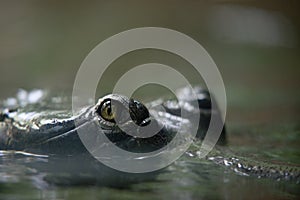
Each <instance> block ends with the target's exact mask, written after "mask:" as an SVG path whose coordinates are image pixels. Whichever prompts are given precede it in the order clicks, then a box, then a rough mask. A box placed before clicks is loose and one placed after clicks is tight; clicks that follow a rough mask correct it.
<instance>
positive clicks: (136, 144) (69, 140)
mask: <svg viewBox="0 0 300 200" xmlns="http://www.w3.org/2000/svg"><path fill="white" fill-rule="evenodd" d="M23 93H25V94H23V95H19V97H18V98H10V99H7V100H6V101H4V103H2V104H3V105H2V106H3V108H2V109H1V112H0V150H4V151H10V150H14V151H22V152H30V153H39V154H47V155H52V156H55V155H74V154H89V153H88V151H87V149H86V147H85V146H84V144H83V143H82V140H81V139H80V136H79V134H78V130H79V129H86V130H88V129H89V127H90V126H91V122H92V123H93V124H94V125H95V126H97V127H98V128H99V129H101V133H102V134H105V136H106V137H107V138H108V139H109V140H110V141H111V142H112V143H113V144H114V145H116V146H118V147H119V148H121V149H124V150H126V151H130V152H135V153H144V152H152V151H155V150H158V149H160V148H163V147H164V146H166V145H167V144H169V143H170V142H171V141H172V140H173V139H174V137H175V136H176V134H178V130H179V129H181V128H182V125H183V124H186V125H187V126H186V127H187V128H186V129H184V132H185V133H187V132H189V125H190V122H189V120H188V119H186V118H183V117H182V116H181V112H182V110H183V111H184V112H186V113H188V114H191V115H192V114H193V112H194V111H195V110H197V111H199V112H200V119H199V121H198V124H197V126H198V128H197V133H196V135H195V138H193V140H195V141H202V140H203V139H204V138H205V136H206V133H207V130H208V128H209V124H210V120H211V117H212V115H215V117H217V118H218V119H220V120H222V118H221V112H220V110H219V109H218V107H216V108H214V109H213V107H212V101H214V98H213V96H212V95H210V93H209V92H208V91H207V90H205V89H202V88H201V87H198V86H195V87H194V88H193V89H191V88H189V87H185V88H181V89H179V90H178V92H177V94H176V96H177V97H180V98H179V99H177V100H174V99H168V100H165V99H163V98H161V99H158V100H155V101H152V102H149V103H146V104H143V103H142V102H140V101H138V100H136V99H132V98H128V97H126V96H123V95H119V94H108V95H106V96H103V97H102V98H100V99H99V100H98V101H97V103H96V104H95V105H89V106H86V107H83V108H82V109H81V110H80V111H78V113H77V114H76V115H74V114H73V113H72V112H71V111H70V110H63V109H61V107H60V106H61V105H62V104H63V103H65V102H68V101H62V99H61V98H56V97H53V98H51V100H50V103H49V101H46V100H45V99H44V100H41V99H43V98H42V97H43V96H45V95H44V94H43V93H42V92H41V91H39V90H37V91H35V92H32V93H26V92H24V91H23ZM192 93H193V94H195V95H192ZM30 95H31V96H30ZM36 96H38V98H35V97H36ZM21 97H22V98H21ZM49 105H52V106H49ZM53 105H54V106H53ZM195 106H197V107H195ZM161 108H162V110H161ZM150 124H152V125H154V127H158V128H159V129H158V130H159V131H158V132H157V133H156V134H154V135H152V136H147V137H139V136H138V135H133V134H128V131H129V130H132V127H135V129H134V130H135V131H134V132H135V133H136V134H139V132H138V130H139V128H140V127H147V126H149V125H150ZM136 127H137V128H136ZM126 130H127V131H126ZM187 135H188V134H187ZM226 146H227V145H226V130H225V125H224V127H223V129H222V132H221V134H220V137H219V139H218V142H217V146H216V147H215V149H214V150H213V151H212V152H211V153H210V154H209V155H208V156H206V159H208V160H210V161H212V162H214V163H216V164H219V165H224V166H229V168H230V169H232V170H234V171H235V172H237V173H238V174H242V175H252V176H256V177H271V178H275V179H286V180H296V182H297V183H299V179H300V168H299V166H294V165H293V166H290V165H284V164H273V163H268V162H261V161H256V160H254V159H247V158H239V157H237V156H235V155H234V154H233V153H231V152H230V151H229V150H228V149H226Z"/></svg>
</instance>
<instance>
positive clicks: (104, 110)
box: [96, 99, 116, 123]
mask: <svg viewBox="0 0 300 200" xmlns="http://www.w3.org/2000/svg"><path fill="white" fill-rule="evenodd" d="M96 112H97V113H98V114H99V115H100V116H101V117H102V118H103V119H105V120H107V121H109V122H114V123H115V114H116V111H115V108H114V106H112V105H111V100H110V99H107V100H105V101H103V103H102V104H101V105H100V106H99V107H98V109H97V111H96Z"/></svg>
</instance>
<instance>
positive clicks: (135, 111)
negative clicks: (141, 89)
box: [129, 99, 150, 126]
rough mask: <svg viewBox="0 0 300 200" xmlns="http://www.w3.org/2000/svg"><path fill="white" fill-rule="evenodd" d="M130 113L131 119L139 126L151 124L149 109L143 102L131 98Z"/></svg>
mask: <svg viewBox="0 0 300 200" xmlns="http://www.w3.org/2000/svg"><path fill="white" fill-rule="evenodd" d="M129 114H130V117H131V119H132V120H133V121H134V122H135V123H136V124H137V125H139V126H146V125H147V124H149V122H148V118H149V117H150V115H149V111H148V109H147V107H146V106H144V105H143V104H142V103H141V102H139V101H137V100H134V99H130V101H129Z"/></svg>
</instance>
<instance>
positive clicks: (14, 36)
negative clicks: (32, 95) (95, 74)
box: [0, 1, 300, 199]
mask: <svg viewBox="0 0 300 200" xmlns="http://www.w3.org/2000/svg"><path fill="white" fill-rule="evenodd" d="M0 4H1V5H0V16H1V17H0V24H1V30H0V44H1V47H0V75H1V79H0V91H1V93H0V97H1V99H4V98H7V97H9V96H13V95H14V94H15V93H16V91H17V90H18V89H19V88H25V89H32V88H42V89H50V90H51V91H59V92H60V91H61V94H62V95H66V94H70V93H71V89H72V85H73V83H74V78H75V75H76V72H77V70H78V68H79V66H80V64H81V62H82V60H83V59H84V58H85V56H86V55H87V54H88V53H89V52H90V51H91V50H92V49H93V48H94V47H95V46H96V45H97V44H98V43H99V42H101V41H103V40H104V39H106V38H107V37H109V36H112V35H114V34H116V33H119V32H121V31H124V30H127V29H130V28H135V27H142V26H160V27H166V28H171V29H175V30H178V31H181V32H183V33H185V34H187V35H189V36H191V37H192V38H194V39H195V40H197V41H198V42H199V43H200V44H202V45H203V46H204V47H205V49H206V50H207V51H208V52H209V54H210V55H211V56H212V58H213V59H214V61H215V62H216V64H217V66H218V68H219V70H220V72H221V74H222V77H223V80H224V84H225V87H226V92H227V100H228V107H227V118H226V125H227V130H228V131H227V132H228V147H229V148H230V149H231V150H232V151H233V152H234V153H235V154H237V155H240V156H243V157H250V158H252V159H255V160H257V161H258V162H259V161H267V162H271V163H281V164H284V165H296V166H298V167H299V165H300V151H299V145H300V124H299V119H300V118H299V112H300V90H299V85H300V79H299V74H300V68H299V61H300V57H299V55H300V54H299V53H300V47H299V41H300V37H299V25H300V20H299V19H300V18H299V14H298V13H299V12H298V11H297V8H298V7H299V6H298V5H297V4H298V3H297V2H296V1H289V2H288V3H280V2H277V1H276V2H274V1H265V2H264V3H260V2H256V1H251V2H247V3H245V2H239V1H230V2H229V1H214V2H213V3H203V2H196V1H188V3H183V2H175V1H174V2H173V1H165V2H163V3H162V2H156V3H150V2H145V1H129V2H128V3H123V2H122V1H111V2H105V1H103V2H102V1H99V2H91V3H89V4H87V3H83V2H81V3H59V2H51V1H44V2H36V1H27V2H26V3H25V2H21V1H20V2H8V1H6V2H4V1H3V2H1V3H0ZM228 9H229V11H228ZM220 13H221V15H220ZM222 13H223V14H224V13H225V15H222ZM226 13H227V14H226ZM228 13H231V14H229V16H228ZM218 16H221V17H218ZM230 16H233V19H235V18H237V19H239V18H240V19H242V22H243V23H241V22H239V21H237V23H236V24H240V25H237V26H236V25H233V23H232V18H230ZM220 19H224V21H222V20H221V22H219V20H220ZM222 24H223V25H222ZM243 24H245V26H242V25H243ZM268 24H272V26H268ZM223 26H225V27H226V29H225V30H223V29H219V28H220V27H223ZM274 27H275V28H274ZM226 30H232V32H233V33H236V32H238V34H232V33H231V32H230V31H229V33H228V31H226ZM243 30H245V31H243ZM268 30H271V31H269V32H268ZM147 62H158V63H165V64H168V65H170V66H172V67H174V68H175V69H177V70H179V71H180V72H181V73H184V74H185V75H186V76H188V78H189V80H191V82H194V83H198V82H200V83H202V81H201V78H199V76H197V75H195V73H194V71H193V70H192V69H190V66H189V65H188V64H187V63H186V62H185V61H183V60H181V59H179V58H177V57H176V56H174V55H171V54H168V53H165V52H159V51H152V50H144V51H143V52H133V53H131V54H128V55H126V56H123V57H121V58H119V59H118V60H117V61H115V62H114V63H113V64H112V65H111V67H110V69H109V70H108V71H107V72H106V75H105V77H104V78H103V80H102V82H100V83H99V91H98V95H99V96H101V94H104V93H107V92H109V90H110V89H111V88H112V85H113V82H115V81H116V80H117V79H118V78H119V77H120V76H121V75H122V73H123V72H126V70H128V69H130V68H131V67H132V66H136V65H138V64H142V63H147ZM199 80H200V81H199ZM147 89H148V90H147ZM145 90H146V91H144V92H143V91H140V92H139V93H137V94H136V95H137V96H140V97H143V98H146V99H152V98H154V96H161V95H166V94H164V90H161V94H158V92H157V90H153V89H152V91H151V88H145ZM149 90H150V91H149ZM69 160H70V161H69V164H67V165H64V164H61V163H64V162H65V161H66V160H65V159H57V160H56V159H54V160H53V159H51V158H37V157H32V156H24V155H12V154H9V155H7V154H5V155H3V154H0V199H83V198H84V199H102V198H104V199H153V198H159V199H299V196H300V193H299V183H298V184H297V183H295V182H292V181H286V180H274V179H267V178H257V177H253V176H241V175H238V174H237V173H235V172H233V171H232V170H231V169H229V168H228V167H225V166H219V165H216V164H215V163H213V162H210V161H207V160H200V159H198V158H197V157H191V156H190V154H186V155H184V156H183V157H181V158H180V159H179V160H178V161H176V162H175V163H173V164H172V165H171V166H169V167H168V168H167V169H165V170H164V171H162V172H160V173H157V174H150V175H147V176H143V177H136V176H134V175H132V177H130V176H129V177H128V176H126V177H125V178H124V177H123V178H122V176H121V177H117V178H115V177H114V176H111V178H110V173H107V174H106V175H107V176H105V179H104V178H103V174H105V172H106V171H103V170H101V168H98V167H97V166H98V165H97V164H95V163H93V162H88V161H87V162H85V163H84V162H82V164H81V165H78V166H77V167H76V165H75V164H74V163H73V162H72V158H69ZM82 165H85V167H84V168H82ZM71 172H72V173H71ZM101 178H103V179H101ZM108 183H109V184H108Z"/></svg>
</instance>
